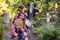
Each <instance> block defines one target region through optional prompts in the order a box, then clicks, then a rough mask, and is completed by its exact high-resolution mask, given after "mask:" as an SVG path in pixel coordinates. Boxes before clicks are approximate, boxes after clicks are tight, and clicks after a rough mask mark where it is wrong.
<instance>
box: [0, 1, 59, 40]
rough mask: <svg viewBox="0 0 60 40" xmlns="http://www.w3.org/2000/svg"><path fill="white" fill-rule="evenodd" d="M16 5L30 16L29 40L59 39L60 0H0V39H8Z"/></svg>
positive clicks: (16, 8)
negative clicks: (30, 32)
mask: <svg viewBox="0 0 60 40" xmlns="http://www.w3.org/2000/svg"><path fill="white" fill-rule="evenodd" d="M18 6H24V10H25V14H26V15H27V16H28V17H29V18H30V22H31V24H32V29H31V31H32V34H31V35H30V36H31V37H32V36H33V38H32V39H31V40H60V0H0V40H8V38H7V34H8V32H9V28H10V23H11V22H12V20H13V18H14V16H15V15H16V13H17V10H18ZM13 40H16V39H13Z"/></svg>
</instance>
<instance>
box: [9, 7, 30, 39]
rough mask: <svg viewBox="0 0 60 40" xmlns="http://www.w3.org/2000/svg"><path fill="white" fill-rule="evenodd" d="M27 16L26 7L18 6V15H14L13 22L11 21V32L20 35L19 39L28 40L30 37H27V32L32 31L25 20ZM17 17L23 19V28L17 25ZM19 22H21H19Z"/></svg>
mask: <svg viewBox="0 0 60 40" xmlns="http://www.w3.org/2000/svg"><path fill="white" fill-rule="evenodd" d="M25 18H27V16H26V15H25V14H24V9H23V7H22V6H19V8H18V14H16V16H15V17H14V20H13V22H12V23H11V26H10V27H11V28H10V30H11V33H12V34H13V35H14V36H18V40H28V37H27V32H28V31H30V28H29V27H26V24H25V23H26V22H25ZM17 19H21V20H20V22H21V21H22V24H23V26H22V27H21V28H19V27H18V28H17V27H16V24H15V22H16V20H17ZM17 23H19V22H17Z"/></svg>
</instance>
